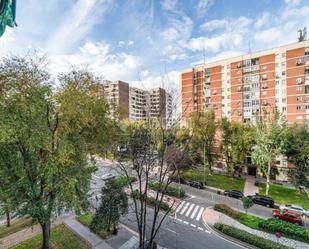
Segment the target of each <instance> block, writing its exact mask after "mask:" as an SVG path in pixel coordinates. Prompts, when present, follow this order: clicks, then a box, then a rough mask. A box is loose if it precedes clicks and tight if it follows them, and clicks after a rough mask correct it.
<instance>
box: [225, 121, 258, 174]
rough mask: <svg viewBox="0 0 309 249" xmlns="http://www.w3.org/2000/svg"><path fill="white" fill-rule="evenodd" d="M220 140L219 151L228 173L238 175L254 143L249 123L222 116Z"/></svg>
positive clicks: (251, 127) (252, 130)
mask: <svg viewBox="0 0 309 249" xmlns="http://www.w3.org/2000/svg"><path fill="white" fill-rule="evenodd" d="M221 131H222V142H221V146H220V148H221V151H222V153H223V155H224V158H225V161H226V164H227V167H228V170H229V171H230V173H232V174H233V177H235V174H236V173H238V176H240V174H241V172H242V170H243V166H244V165H245V159H246V156H248V155H249V153H250V151H251V149H252V146H253V144H254V129H253V126H252V125H251V124H249V123H245V124H241V123H238V122H231V121H229V120H228V119H227V118H223V119H222V122H221Z"/></svg>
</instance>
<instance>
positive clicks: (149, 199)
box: [131, 190, 170, 211]
mask: <svg viewBox="0 0 309 249" xmlns="http://www.w3.org/2000/svg"><path fill="white" fill-rule="evenodd" d="M131 196H132V197H133V198H134V199H141V197H143V198H146V203H147V204H148V205H150V206H153V207H154V206H156V205H159V203H160V201H159V200H156V199H155V198H153V197H150V196H144V195H141V194H140V193H139V192H138V191H137V190H135V191H133V192H132V194H131ZM160 209H162V210H165V211H168V210H170V207H169V205H168V204H167V203H165V202H163V201H162V202H161V204H160Z"/></svg>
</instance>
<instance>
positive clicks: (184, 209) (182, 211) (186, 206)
mask: <svg viewBox="0 0 309 249" xmlns="http://www.w3.org/2000/svg"><path fill="white" fill-rule="evenodd" d="M189 205H190V203H189V202H187V203H186V205H185V206H184V207H183V208H182V210H181V212H180V214H183V213H184V212H185V211H186V210H187V208H188V206H189Z"/></svg>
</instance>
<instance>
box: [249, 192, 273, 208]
mask: <svg viewBox="0 0 309 249" xmlns="http://www.w3.org/2000/svg"><path fill="white" fill-rule="evenodd" d="M248 197H251V198H252V201H253V203H255V204H259V205H262V206H266V207H271V208H274V206H275V202H274V200H273V199H272V198H270V197H268V196H264V195H252V196H248Z"/></svg>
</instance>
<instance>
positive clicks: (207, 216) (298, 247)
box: [202, 208, 308, 249]
mask: <svg viewBox="0 0 309 249" xmlns="http://www.w3.org/2000/svg"><path fill="white" fill-rule="evenodd" d="M202 218H203V222H204V224H205V225H206V226H211V227H213V225H214V224H215V223H218V222H219V223H223V224H226V225H229V226H233V227H235V228H237V229H240V230H244V231H246V232H249V233H251V234H254V235H256V236H259V237H261V238H264V239H268V240H272V241H274V242H278V241H277V238H276V236H275V235H273V234H270V233H266V232H263V231H259V230H255V229H252V228H250V227H247V226H245V225H243V224H241V223H239V222H238V221H236V220H234V219H232V218H231V217H229V216H227V215H225V214H223V213H220V212H217V211H215V210H213V209H212V208H206V209H205V211H204V213H203V215H202ZM227 237H228V236H227ZM278 243H280V244H282V245H285V246H288V247H292V248H295V249H304V248H308V244H306V243H303V242H300V241H296V240H292V239H288V238H284V237H281V238H280V240H279V242H278Z"/></svg>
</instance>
